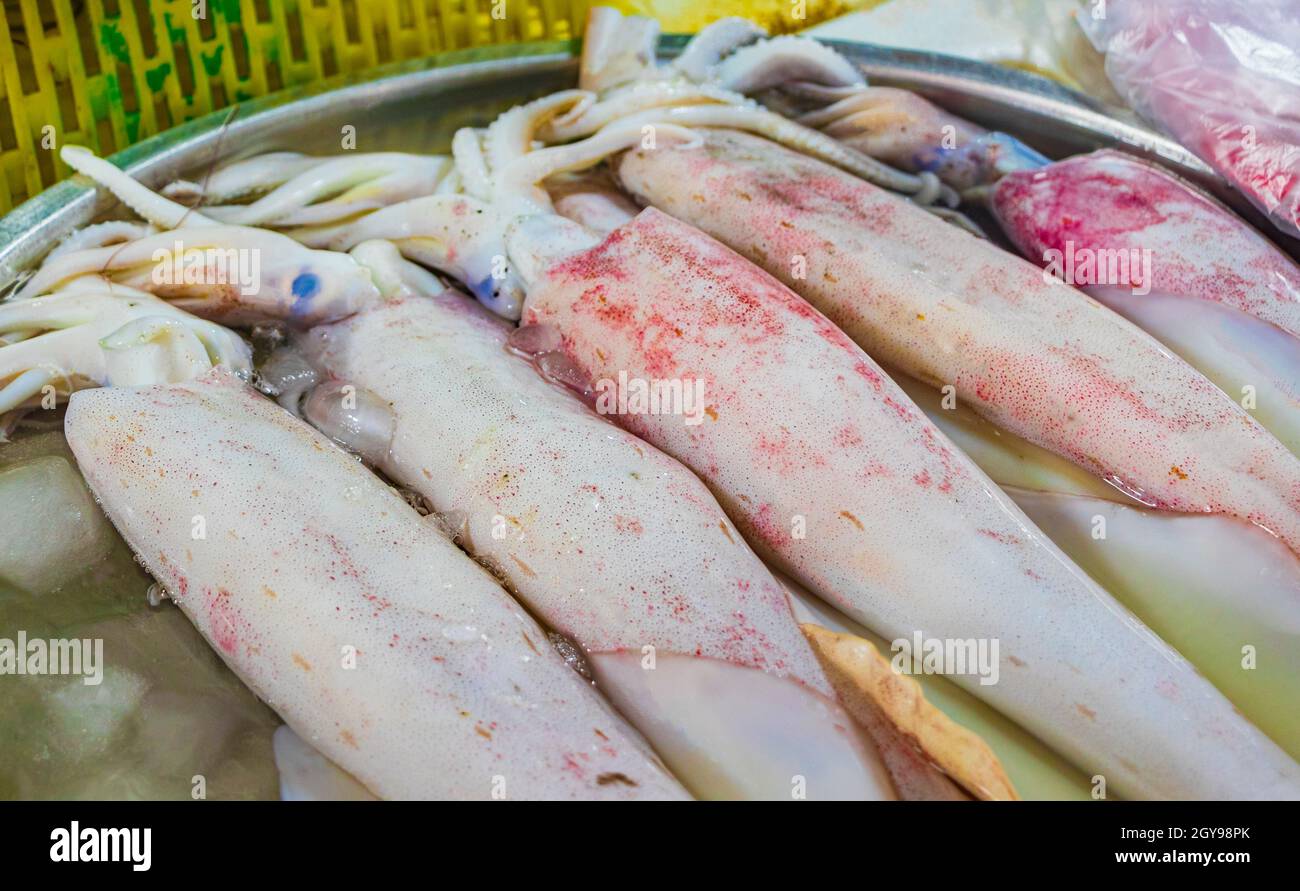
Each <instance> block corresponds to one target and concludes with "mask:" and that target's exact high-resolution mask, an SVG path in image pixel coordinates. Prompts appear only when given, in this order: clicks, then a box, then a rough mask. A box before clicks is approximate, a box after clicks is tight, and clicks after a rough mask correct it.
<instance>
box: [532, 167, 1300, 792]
mask: <svg viewBox="0 0 1300 891" xmlns="http://www.w3.org/2000/svg"><path fill="white" fill-rule="evenodd" d="M669 151H681V150H669ZM539 225H540V224H539ZM521 231H523V230H521ZM534 265H535V268H537V269H538V272H537V273H536V275H535V278H532V279H531V282H530V286H529V289H528V296H527V299H526V302H525V316H524V319H525V322H527V323H533V324H547V325H553V326H555V327H557V328H558V329H559V330H560V332H561V333H562V337H563V343H564V349H565V352H566V353H567V355H568V356H569V357H570V358H571V359H573V360H574V361H575V362H577V364H578V365H579V366H581V367H582V368H583V369H585V370H586V372H587V375H588V377H589V378H591V379H592V380H598V379H610V378H617V377H618V375H619V373H620V372H622V373H624V374H627V375H629V376H634V377H639V378H642V379H674V378H681V377H687V378H690V377H702V378H704V380H705V386H706V391H707V392H708V394H709V395H708V401H709V409H708V410H707V411H706V414H707V415H708V420H707V421H706V422H705V423H704V424H701V425H700V426H698V427H694V428H691V427H685V426H683V425H680V424H674V423H672V419H665V418H662V417H660V416H654V415H635V416H630V415H628V416H620V417H619V421H620V422H621V423H623V424H624V425H625V426H627V427H628V428H629V429H630V430H632V431H633V432H635V433H637V434H638V435H639V436H641V437H642V438H644V439H646V440H647V441H649V442H651V443H653V444H654V445H657V446H658V447H660V448H662V449H664V450H665V451H667V452H668V453H669V454H671V455H674V456H675V457H677V458H678V459H679V460H681V461H682V462H683V463H685V464H686V465H687V466H689V467H691V468H692V469H693V470H695V471H696V473H698V474H699V475H700V476H701V478H703V479H704V480H705V481H706V482H707V483H709V485H710V487H711V488H712V489H713V491H714V493H715V494H716V495H717V496H718V498H719V500H720V501H721V502H722V504H723V506H724V507H725V508H726V509H727V512H728V514H729V515H730V517H731V518H732V520H733V521H734V522H735V523H736V524H737V525H738V526H739V527H740V528H741V530H742V531H744V532H745V534H746V536H747V538H748V539H749V540H750V542H751V543H752V544H753V545H754V546H755V548H756V549H757V550H758V551H759V553H760V554H761V555H763V556H765V557H766V558H768V559H770V560H772V561H774V562H775V564H776V565H777V566H778V567H779V568H781V569H782V570H783V571H787V572H789V573H791V574H792V575H793V576H794V577H795V578H797V579H798V580H799V581H801V582H803V583H805V584H807V585H808V586H809V587H810V588H811V589H812V590H813V591H815V592H816V593H817V594H819V595H820V596H821V597H823V598H824V599H827V600H829V601H830V602H831V603H832V604H834V605H835V606H836V607H838V608H839V609H841V610H842V611H844V612H845V613H847V614H848V615H850V616H852V617H853V618H855V619H857V620H858V621H861V622H862V623H863V624H865V625H867V626H868V627H869V628H872V629H874V630H876V631H877V632H878V633H880V634H882V635H884V636H886V637H887V638H891V639H897V638H900V637H902V638H906V637H908V636H910V635H911V634H912V633H913V631H915V630H916V629H918V628H919V629H921V630H923V632H924V634H925V635H926V636H931V637H937V638H954V637H956V638H966V637H974V638H998V639H1000V640H1001V641H1002V642H1003V646H1005V647H1006V653H1005V655H1004V657H1003V658H1004V660H1005V665H1004V673H1003V675H1002V678H1001V680H1000V681H999V683H997V684H994V685H991V686H982V685H980V684H979V683H978V681H977V680H976V679H973V678H971V677H969V676H965V677H960V678H955V680H957V681H958V682H959V683H961V684H962V685H963V686H964V687H966V688H967V689H968V690H969V691H970V692H972V693H974V694H975V695H976V696H979V697H980V698H982V699H984V700H985V701H988V702H990V703H993V704H994V705H995V706H996V707H997V708H998V709H999V710H1001V711H1003V712H1004V713H1005V714H1008V715H1010V716H1012V717H1013V719H1015V720H1016V721H1018V722H1020V723H1021V724H1022V725H1023V726H1026V727H1028V728H1031V729H1032V730H1033V732H1035V733H1036V734H1037V735H1038V736H1039V737H1040V738H1042V739H1044V740H1045V741H1047V742H1048V743H1049V744H1050V745H1052V746H1053V747H1054V748H1056V749H1057V750H1058V751H1061V752H1064V753H1066V754H1067V756H1068V757H1070V758H1071V760H1073V761H1074V762H1075V763H1076V764H1079V765H1081V766H1083V768H1084V769H1085V770H1086V771H1089V772H1090V773H1101V774H1104V775H1105V776H1107V777H1108V779H1109V781H1110V782H1111V783H1112V784H1113V785H1114V787H1115V788H1117V789H1121V790H1123V791H1122V794H1126V795H1139V796H1166V797H1177V796H1180V795H1189V794H1194V793H1193V792H1192V788H1193V787H1195V786H1196V785H1197V783H1199V782H1201V781H1202V780H1203V779H1204V775H1203V773H1202V769H1206V770H1208V769H1209V763H1210V762H1211V761H1212V762H1213V763H1214V764H1216V765H1218V768H1222V767H1223V765H1224V763H1225V760H1226V759H1225V749H1224V748H1223V745H1224V743H1225V741H1226V740H1228V739H1235V740H1237V742H1234V743H1231V744H1229V745H1230V747H1231V748H1232V749H1235V750H1236V752H1237V754H1236V755H1233V756H1231V759H1232V760H1233V761H1234V762H1236V764H1237V767H1236V768H1234V773H1237V774H1238V775H1237V776H1236V777H1235V778H1233V779H1231V780H1226V781H1225V782H1224V783H1223V784H1222V785H1221V786H1218V787H1216V789H1215V790H1214V791H1213V792H1212V793H1205V794H1213V795H1216V796H1217V795H1226V796H1236V795H1245V796H1249V795H1259V794H1269V795H1275V794H1285V795H1293V794H1297V792H1296V790H1297V785H1296V784H1297V782H1298V780H1297V776H1296V767H1295V765H1294V763H1293V762H1291V761H1290V759H1289V758H1287V757H1286V756H1285V755H1284V754H1282V753H1281V752H1280V751H1278V750H1277V749H1276V747H1275V746H1274V745H1273V744H1272V743H1271V742H1269V741H1268V740H1267V739H1266V738H1265V737H1264V736H1263V735H1262V734H1260V733H1259V732H1258V731H1257V730H1256V729H1255V728H1254V727H1253V726H1251V725H1250V724H1249V723H1247V722H1245V721H1244V720H1242V719H1241V718H1240V717H1239V716H1238V715H1237V714H1235V713H1234V712H1233V709H1232V706H1231V705H1230V704H1229V703H1228V702H1227V701H1226V700H1225V699H1223V698H1222V697H1221V696H1220V694H1219V693H1218V692H1217V691H1215V690H1214V689H1213V688H1212V687H1210V685H1209V684H1208V683H1206V682H1205V681H1204V679H1203V678H1201V677H1200V676H1199V675H1198V674H1197V673H1196V671H1195V670H1194V669H1192V668H1191V666H1190V665H1188V664H1187V663H1186V662H1185V661H1184V660H1183V659H1182V658H1181V657H1180V656H1178V655H1177V654H1176V653H1174V652H1173V651H1172V650H1170V649H1169V648H1168V647H1167V646H1166V645H1164V644H1163V643H1162V642H1160V641H1159V640H1157V639H1156V638H1155V637H1154V635H1152V634H1151V633H1150V632H1149V631H1147V630H1146V629H1145V628H1144V627H1142V626H1141V624H1140V623H1139V622H1138V621H1137V620H1136V619H1134V618H1133V617H1132V616H1131V615H1130V614H1128V613H1127V612H1126V611H1125V610H1123V608H1122V607H1120V606H1119V605H1118V604H1116V603H1115V602H1114V601H1113V600H1112V599H1111V598H1110V596H1109V595H1107V594H1106V593H1105V592H1104V591H1102V590H1101V589H1100V588H1099V587H1097V585H1096V584H1095V583H1093V582H1092V581H1091V580H1090V579H1088V578H1087V577H1086V576H1085V575H1084V574H1083V573H1082V571H1081V570H1079V569H1078V568H1077V567H1076V566H1074V564H1072V563H1071V562H1070V561H1069V560H1068V559H1067V558H1066V557H1065V556H1064V555H1063V554H1061V553H1060V551H1059V550H1058V549H1057V548H1056V547H1055V545H1053V544H1052V543H1051V542H1050V541H1048V540H1047V539H1046V537H1045V536H1043V535H1042V533H1041V532H1039V531H1038V530H1037V528H1036V527H1034V525H1033V524H1032V523H1031V522H1030V521H1029V520H1028V519H1027V518H1026V517H1025V516H1024V515H1023V514H1022V513H1021V512H1020V510H1019V509H1018V508H1016V507H1015V506H1014V504H1012V503H1011V502H1010V500H1009V499H1008V498H1007V497H1006V496H1005V495H1004V494H1003V493H1002V492H1001V490H1000V489H998V488H997V487H996V485H994V484H993V483H992V481H990V480H988V478H987V477H985V476H984V475H983V473H981V472H980V471H979V470H978V469H977V468H976V467H975V466H974V465H973V464H972V463H971V462H970V461H969V459H967V458H966V457H965V456H964V455H962V454H961V453H960V452H958V451H957V450H956V449H955V448H954V447H953V446H952V445H951V443H950V442H949V441H948V440H947V438H946V437H944V436H943V434H942V433H940V432H939V431H938V430H937V429H936V428H934V427H933V426H932V425H931V424H930V423H929V422H928V421H926V420H925V419H924V417H923V415H922V414H921V413H920V411H919V410H917V409H916V408H915V406H914V405H912V403H911V402H910V400H908V398H907V396H906V395H905V394H904V393H903V392H902V391H901V390H899V389H898V388H897V386H896V385H895V384H893V382H892V381H890V380H889V379H888V378H887V377H886V376H885V375H884V373H883V372H881V371H880V370H879V368H878V366H876V365H875V363H874V362H872V360H871V359H870V358H869V357H868V356H867V355H866V354H865V353H863V352H862V351H861V350H860V349H859V348H858V347H857V346H856V345H854V344H853V343H852V341H850V340H849V339H848V338H847V337H845V336H844V335H843V334H842V333H841V332H839V331H838V329H836V328H835V327H834V326H833V325H832V324H831V323H830V322H829V321H828V320H827V319H826V318H825V317H823V316H821V315H820V314H819V313H817V312H816V311H815V310H814V309H812V308H811V307H810V306H808V305H807V304H806V303H804V302H803V301H802V300H801V299H800V298H799V297H797V296H796V295H794V294H793V293H791V292H790V291H788V290H787V289H786V288H785V287H784V286H783V285H781V284H780V283H779V282H777V281H776V280H775V279H773V278H771V277H769V276H767V275H766V274H764V273H762V272H761V271H760V270H758V269H757V268H755V267H753V266H752V265H750V264H749V263H748V262H747V261H745V260H743V259H742V258H740V257H739V256H737V255H735V254H733V253H731V252H730V251H729V250H727V249H726V248H725V247H723V246H722V245H720V244H718V243H717V242H714V241H712V240H711V239H707V238H705V237H704V236H702V235H701V233H700V232H699V231H698V230H694V229H692V228H690V227H689V226H686V225H684V224H682V223H680V222H678V221H676V220H674V219H673V218H671V217H668V216H666V215H664V214H662V213H660V212H658V211H655V210H653V209H650V210H646V211H643V212H642V213H641V215H639V216H638V217H637V218H636V219H635V220H633V221H632V222H631V223H628V224H626V225H624V226H622V227H620V228H618V229H616V230H614V231H613V232H611V233H610V234H609V235H608V236H607V237H606V238H605V239H604V240H603V241H601V242H600V243H599V244H598V245H596V246H595V247H592V248H589V249H587V250H585V251H582V252H579V253H577V254H575V255H568V256H562V257H558V258H554V259H552V260H551V262H549V263H537V264H534ZM527 278H529V277H528V276H526V279H527ZM848 481H851V485H847V486H846V482H848ZM882 506H884V507H882ZM938 592H942V594H939V593H938ZM990 592H997V593H996V595H993V594H991V593H990ZM1045 600H1047V601H1049V602H1050V603H1051V606H1050V607H1049V608H1048V610H1049V611H1050V614H1051V616H1052V620H1051V622H1050V623H1046V624H1044V623H1039V622H1029V623H1026V621H1025V618H1026V617H1028V616H1035V615H1041V613H1042V610H1043V609H1044V606H1043V604H1044V602H1045ZM1084 627H1086V628H1089V629H1090V630H1091V633H1090V634H1089V635H1087V636H1080V635H1078V634H1077V633H1076V631H1075V629H1078V628H1084ZM1174 690H1177V694H1176V695H1173V691H1174ZM1175 715H1177V716H1175ZM1173 726H1178V727H1179V728H1182V729H1181V730H1180V732H1179V733H1178V734H1172V735H1171V734H1170V732H1169V728H1170V727H1173ZM1188 728H1196V729H1195V731H1193V733H1194V734H1195V736H1196V738H1195V739H1191V738H1188V737H1187V736H1183V735H1182V734H1183V732H1184V731H1185V730H1186V729H1188ZM1262 752H1268V753H1269V754H1268V755H1267V756H1266V757H1267V761H1268V766H1267V767H1264V766H1263V765H1262V764H1261V763H1260V761H1259V760H1257V759H1258V758H1259V756H1260V754H1261V753H1262ZM1157 753H1158V754H1157ZM1111 759H1114V760H1113V761H1112V760H1111ZM1201 759H1204V761H1203V763H1202V766H1201V767H1195V766H1193V765H1194V764H1196V762H1197V761H1198V760H1201ZM1216 769H1217V768H1216ZM1255 771H1259V772H1258V773H1257V774H1256V773H1255ZM1252 774H1254V775H1253V776H1251V775H1252ZM1193 777H1196V779H1192V778H1193ZM1252 790H1253V791H1252ZM1266 790H1267V791H1266ZM1281 790H1289V791H1281Z"/></svg>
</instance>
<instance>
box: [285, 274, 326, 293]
mask: <svg viewBox="0 0 1300 891" xmlns="http://www.w3.org/2000/svg"><path fill="white" fill-rule="evenodd" d="M290 290H292V291H293V296H294V297H296V298H297V299H298V300H310V299H311V298H313V297H315V296H316V292H317V291H319V290H320V279H319V278H317V277H316V275H315V274H313V273H310V272H303V273H299V275H298V277H297V278H295V279H294V280H293V284H292V285H291V286H290Z"/></svg>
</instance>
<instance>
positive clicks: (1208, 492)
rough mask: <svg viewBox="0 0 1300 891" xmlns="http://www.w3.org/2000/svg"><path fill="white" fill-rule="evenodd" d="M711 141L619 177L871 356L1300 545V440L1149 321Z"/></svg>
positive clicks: (1085, 456) (1199, 508) (811, 165)
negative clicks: (1264, 421)
mask: <svg viewBox="0 0 1300 891" xmlns="http://www.w3.org/2000/svg"><path fill="white" fill-rule="evenodd" d="M704 139H705V146H704V147H702V148H701V149H698V150H694V151H673V152H646V151H631V152H628V153H627V154H626V155H624V156H623V157H622V158H621V159H620V160H618V161H617V162H616V175H617V176H618V178H619V180H620V182H621V183H622V184H623V186H624V187H625V188H626V189H627V190H628V191H629V192H630V193H631V194H632V195H633V197H635V198H636V199H637V200H639V201H640V202H642V203H646V204H652V205H655V206H657V207H659V208H661V209H662V210H664V211H666V212H668V213H670V214H672V215H673V216H675V217H678V218H679V219H681V220H683V221H685V222H687V223H690V224H692V225H696V226H699V227H700V228H701V229H703V230H704V231H706V232H708V233H709V234H711V235H714V236H715V237H718V238H720V239H721V240H722V241H723V242H724V243H726V244H728V245H729V246H730V247H732V248H733V249H735V250H737V251H739V252H740V253H741V254H742V255H744V256H746V257H748V258H749V259H751V260H752V261H754V262H755V263H757V264H758V265H759V266H761V267H763V268H764V269H765V270H767V271H768V272H770V273H771V274H773V275H775V276H776V277H777V278H779V279H781V280H782V281H783V282H784V283H786V284H787V285H788V286H790V287H792V288H793V289H794V290H796V291H797V292H799V293H800V294H801V295H802V296H804V297H805V298H807V299H808V300H809V301H810V302H811V303H812V304H813V305H814V306H816V307H817V308H818V309H819V310H820V311H822V312H824V313H825V314H826V315H827V317H828V318H830V320H831V321H832V322H834V323H835V324H836V325H837V326H839V327H840V328H841V329H843V330H844V331H845V332H846V333H847V334H848V335H849V336H850V337H852V338H853V339H854V340H855V342H857V343H858V344H859V345H861V346H862V347H863V348H864V349H866V350H867V351H868V352H869V353H870V354H871V356H872V357H873V358H875V359H877V360H879V361H882V362H885V363H887V364H889V365H891V366H893V367H895V368H898V369H900V370H902V371H904V372H906V373H908V374H910V375H912V376H913V377H916V378H918V379H920V380H923V381H925V382H926V383H929V384H931V385H932V386H935V387H937V388H941V387H944V386H951V387H953V388H954V390H955V394H956V396H957V397H958V398H959V399H961V401H962V402H964V403H965V404H967V405H970V406H971V407H972V408H974V409H975V410H976V411H978V412H979V413H980V414H982V415H983V416H984V417H986V418H988V419H989V420H990V421H993V422H994V423H995V424H997V425H998V426H1000V427H1002V428H1004V429H1006V430H1009V431H1011V432H1013V433H1016V434H1018V435H1020V436H1022V437H1024V438H1025V439H1027V440H1029V441H1030V442H1034V443H1035V444H1037V445H1041V446H1043V447H1045V448H1047V449H1049V450H1051V451H1054V452H1056V453H1057V454H1060V455H1062V456H1064V457H1066V458H1068V459H1070V460H1071V461H1073V462H1075V463H1076V464H1078V465H1079V466H1081V467H1083V468H1085V469H1087V470H1089V471H1090V472H1092V473H1094V474H1095V475H1097V476H1099V477H1101V478H1102V479H1104V480H1106V481H1108V482H1110V483H1111V484H1112V485H1114V486H1115V487H1117V488H1119V489H1121V490H1122V491H1124V492H1125V493H1127V494H1129V495H1131V496H1132V497H1134V498H1135V499H1136V500H1138V501H1140V502H1142V503H1144V504H1147V505H1149V506H1152V507H1158V508H1161V509H1165V510H1171V511H1179V512H1186V513H1219V514H1225V515H1228V516H1233V517H1236V518H1238V519H1241V520H1244V521H1248V522H1251V523H1254V524H1256V525H1258V526H1261V527H1263V528H1266V529H1268V530H1270V531H1271V532H1273V533H1274V534H1275V535H1277V536H1278V537H1279V538H1281V539H1282V540H1283V541H1284V542H1286V543H1287V545H1288V546H1289V547H1290V548H1291V549H1292V550H1293V551H1295V550H1297V549H1300V464H1297V461H1296V458H1295V456H1294V455H1292V454H1291V453H1290V452H1289V451H1288V450H1287V448H1286V447H1285V446H1284V445H1283V444H1282V443H1281V442H1279V441H1278V440H1277V439H1276V438H1275V437H1274V436H1272V435H1271V434H1270V433H1269V432H1268V431H1267V430H1266V429H1265V428H1264V427H1263V426H1261V425H1260V424H1259V422H1258V421H1256V420H1255V419H1254V418H1252V417H1251V416H1250V415H1249V414H1248V413H1247V412H1246V411H1245V410H1244V409H1243V408H1242V407H1241V406H1240V405H1238V404H1237V403H1235V402H1233V401H1232V400H1231V399H1229V398H1228V397H1227V396H1226V395H1225V394H1224V393H1223V391H1222V390H1220V389H1219V388H1218V387H1217V386H1215V385H1214V384H1213V383H1212V382H1211V381H1210V380H1208V379H1207V378H1206V377H1204V376H1203V375H1202V374H1200V373H1199V372H1197V371H1196V370H1195V369H1194V368H1192V367H1191V366H1190V365H1188V364H1187V363H1185V362H1184V361H1182V360H1181V359H1179V358H1177V357H1175V356H1173V355H1171V354H1170V353H1169V352H1168V351H1167V350H1166V349H1164V348H1163V347H1162V346H1161V345H1160V344H1159V343H1157V342H1156V341H1155V340H1154V339H1153V338H1151V337H1150V336H1149V335H1147V334H1146V333H1145V332H1143V331H1141V330H1140V329H1139V328H1137V327H1136V326H1134V325H1132V324H1131V323H1130V322H1128V321H1126V320H1125V319H1123V318H1122V317H1120V316H1119V315H1117V314H1115V313H1112V312H1111V311H1109V310H1107V309H1106V308H1105V307H1103V306H1101V305H1100V304H1098V303H1096V302H1094V301H1092V300H1090V299H1089V298H1088V297H1087V296H1085V295H1084V294H1082V293H1081V292H1079V291H1077V290H1075V289H1074V288H1072V287H1070V286H1068V285H1065V284H1063V283H1062V282H1060V281H1059V280H1056V279H1052V278H1050V277H1045V276H1044V275H1043V273H1042V272H1041V271H1040V270H1039V269H1037V268H1036V267H1034V266H1032V265H1030V264H1028V263H1026V262H1024V261H1022V260H1020V259H1018V258H1015V257H1013V256H1011V255H1009V254H1007V253H1005V252H1003V251H1001V250H1000V249H999V248H997V247H995V246H994V245H991V244H989V243H988V242H985V241H982V240H980V239H976V238H973V237H970V236H968V235H966V234H965V233H961V232H954V231H953V230H952V228H951V227H944V226H938V225H936V223H935V221H934V219H933V218H932V217H931V216H929V215H928V214H925V213H923V212H921V211H919V210H918V209H917V208H915V207H913V206H911V205H909V204H908V203H907V202H903V201H900V200H898V199H897V198H895V197H894V196H892V195H890V194H889V193H887V192H884V191H882V190H880V189H877V188H875V187H874V186H872V185H871V184H869V183H866V182H863V181H862V180H859V179H856V178H854V177H851V176H848V175H845V174H843V173H842V172H841V171H839V170H836V169H835V168H832V167H830V166H829V165H826V164H822V163H821V162H819V161H817V160H815V159H812V158H806V157H803V156H800V155H798V154H796V153H794V152H790V151H788V150H787V149H785V148H783V147H781V146H778V145H775V144H773V143H770V142H767V141H765V140H762V139H759V138H757V137H754V136H751V135H749V134H745V133H739V132H734V131H724V130H712V131H709V132H707V134H706V135H705V136H704ZM682 183H690V184H691V186H690V187H689V188H688V189H683V188H682V187H681V184H682Z"/></svg>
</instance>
